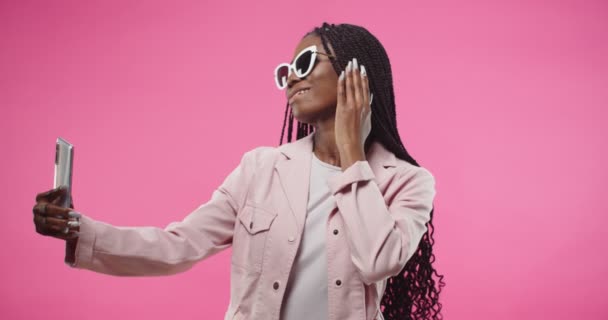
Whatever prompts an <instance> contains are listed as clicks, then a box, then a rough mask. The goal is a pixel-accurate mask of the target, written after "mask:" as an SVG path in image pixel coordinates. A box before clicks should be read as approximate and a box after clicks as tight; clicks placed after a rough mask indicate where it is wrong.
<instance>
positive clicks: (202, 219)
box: [71, 133, 435, 320]
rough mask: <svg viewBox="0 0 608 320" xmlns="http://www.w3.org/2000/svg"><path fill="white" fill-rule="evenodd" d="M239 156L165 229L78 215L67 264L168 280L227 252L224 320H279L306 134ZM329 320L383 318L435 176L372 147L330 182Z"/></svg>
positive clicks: (302, 189)
mask: <svg viewBox="0 0 608 320" xmlns="http://www.w3.org/2000/svg"><path fill="white" fill-rule="evenodd" d="M313 135H314V133H312V134H310V135H308V136H307V137H305V138H303V139H300V140H297V141H294V142H291V143H288V144H283V145H281V146H279V147H258V148H255V149H253V150H250V151H248V152H246V153H245V154H244V155H243V157H242V159H241V162H240V164H239V165H238V166H237V167H236V168H235V169H234V170H233V171H232V172H231V173H230V174H229V175H228V176H227V178H226V179H225V180H224V182H223V183H222V184H221V185H220V186H219V187H218V188H217V190H215V191H214V192H213V194H212V196H211V199H210V200H209V201H208V202H207V203H204V204H202V205H201V206H199V207H198V208H197V209H196V210H194V211H193V212H192V213H190V214H189V215H188V216H186V217H185V218H184V219H183V220H182V221H180V222H171V223H170V224H168V225H167V226H166V227H165V228H164V229H160V228H156V227H116V226H112V225H110V224H107V223H104V222H101V221H95V220H93V219H91V218H90V217H87V216H85V215H82V217H81V226H80V232H81V233H80V238H79V241H78V245H77V247H76V260H75V263H74V264H73V265H71V266H72V267H75V268H82V269H89V270H93V271H96V272H101V273H105V274H110V275H116V276H161V275H171V274H176V273H179V272H183V271H186V270H188V269H190V268H192V267H193V266H194V265H195V264H196V263H197V262H199V261H201V260H202V259H205V258H207V257H209V256H211V255H213V254H215V253H217V252H219V251H221V250H224V249H226V248H228V247H230V246H232V258H231V261H232V263H231V281H230V282H231V288H230V289H231V290H230V292H231V294H230V305H229V306H228V310H227V312H226V315H225V319H264V320H269V319H277V320H278V319H279V315H280V308H281V304H282V299H283V294H284V292H285V287H286V284H287V280H288V279H289V273H290V271H291V266H292V263H293V261H294V258H295V256H296V253H297V251H298V246H299V244H300V240H301V235H302V232H303V226H304V222H305V217H306V209H307V197H308V184H309V176H310V166H311V160H312V159H311V156H312V137H313ZM328 186H329V187H330V190H331V192H332V194H333V196H334V197H335V200H336V206H335V207H334V208H333V209H332V211H331V212H330V214H329V218H328V221H327V235H326V237H327V244H326V246H327V263H328V266H327V268H328V279H327V281H328V290H329V292H328V297H329V301H328V304H329V310H328V312H329V313H328V314H329V319H332V320H333V319H335V320H338V319H340V320H343V319H357V320H371V319H382V315H381V312H380V308H379V304H380V300H381V298H382V294H383V292H384V288H385V285H386V279H387V278H389V277H391V276H393V275H396V274H398V273H399V272H400V270H401V269H402V268H403V267H404V266H405V263H406V262H407V261H408V259H409V258H410V257H411V256H412V254H413V253H414V252H415V250H416V248H417V246H418V243H419V241H420V239H421V237H422V235H423V234H424V233H425V232H426V230H427V229H426V226H425V224H426V222H427V221H429V218H430V216H429V214H430V211H431V209H432V205H433V199H434V197H435V179H434V177H433V175H432V174H431V173H430V172H429V171H428V170H426V169H424V168H422V167H417V166H413V165H411V164H409V163H408V162H406V161H404V160H401V159H399V158H396V157H395V155H394V154H393V153H392V152H390V151H388V150H387V149H385V148H384V147H383V146H382V145H381V144H380V143H377V142H374V143H373V144H372V146H371V148H370V150H369V152H368V154H367V160H366V161H358V162H356V163H355V164H353V165H352V166H351V167H349V168H347V169H346V170H345V171H343V172H342V173H341V174H339V175H336V176H334V177H332V179H330V180H328Z"/></svg>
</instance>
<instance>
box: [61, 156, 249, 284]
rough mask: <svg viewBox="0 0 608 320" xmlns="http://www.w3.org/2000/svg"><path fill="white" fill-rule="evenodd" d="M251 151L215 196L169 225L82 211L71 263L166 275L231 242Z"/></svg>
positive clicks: (97, 269) (125, 272)
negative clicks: (116, 222) (126, 222)
mask: <svg viewBox="0 0 608 320" xmlns="http://www.w3.org/2000/svg"><path fill="white" fill-rule="evenodd" d="M250 153H251V151H249V152H246V153H245V154H244V155H243V157H242V158H241V162H240V164H239V165H238V166H237V167H236V168H235V169H234V170H233V171H232V172H231V173H230V174H229V175H228V176H227V177H226V179H225V180H224V182H223V183H222V184H221V185H220V186H219V187H218V188H217V189H216V190H215V191H214V192H213V194H212V196H211V199H210V200H209V201H207V202H206V203H204V204H202V205H200V206H199V207H198V208H197V209H195V210H194V211H193V212H191V213H190V214H189V215H187V216H186V217H185V218H184V219H183V220H182V221H178V222H171V223H170V224H168V225H167V226H166V227H165V228H164V229H161V228H157V227H118V226H113V225H110V224H107V223H104V222H101V221H96V220H93V219H92V218H90V217H88V216H86V215H82V216H81V218H80V222H81V224H80V235H79V238H78V243H77V245H76V249H75V261H74V263H68V262H66V264H68V265H69V266H71V267H74V268H81V269H88V270H92V271H95V272H99V273H105V274H109V275H114V276H162V275H171V274H176V273H179V272H183V271H186V270H188V269H190V268H192V266H193V265H194V264H196V263H197V262H198V261H200V260H202V259H205V258H207V257H209V256H211V255H213V254H215V253H217V252H219V251H221V250H223V249H225V248H227V247H229V246H230V245H231V244H232V236H233V231H234V224H235V221H236V215H237V212H239V208H240V207H242V205H243V203H244V201H245V197H246V193H247V186H248V184H249V181H251V176H252V173H253V169H254V165H253V164H250V161H253V159H251V160H250V158H252V157H251V156H250ZM66 261H67V259H66Z"/></svg>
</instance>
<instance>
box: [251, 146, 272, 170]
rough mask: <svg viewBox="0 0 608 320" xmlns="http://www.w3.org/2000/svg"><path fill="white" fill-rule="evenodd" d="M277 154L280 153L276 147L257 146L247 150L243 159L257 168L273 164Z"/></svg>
mask: <svg viewBox="0 0 608 320" xmlns="http://www.w3.org/2000/svg"><path fill="white" fill-rule="evenodd" d="M279 154H280V151H279V148H278V147H273V146H257V147H254V148H251V149H249V150H247V151H246V152H245V154H244V155H243V157H244V158H245V159H246V160H247V162H251V163H253V164H255V165H256V166H259V165H261V164H264V163H274V162H275V161H276V159H277V157H278V156H279Z"/></svg>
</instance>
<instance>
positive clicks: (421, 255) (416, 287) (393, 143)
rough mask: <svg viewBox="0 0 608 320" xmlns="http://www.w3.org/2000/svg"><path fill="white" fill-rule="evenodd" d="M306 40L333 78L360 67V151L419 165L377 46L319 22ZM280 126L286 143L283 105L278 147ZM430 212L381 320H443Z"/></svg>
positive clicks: (391, 286) (388, 292)
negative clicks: (364, 123) (366, 103)
mask: <svg viewBox="0 0 608 320" xmlns="http://www.w3.org/2000/svg"><path fill="white" fill-rule="evenodd" d="M309 35H316V36H319V37H320V38H321V41H322V43H323V47H324V49H325V52H328V53H329V52H331V51H330V49H329V46H328V43H330V44H331V46H332V48H333V50H334V53H335V56H336V58H331V59H330V61H331V63H332V65H333V67H334V70H335V71H336V73H337V74H340V72H341V70H344V69H345V68H346V65H347V63H348V61H350V60H351V59H352V58H353V57H356V58H357V60H358V61H359V64H361V65H365V66H366V71H367V76H368V80H369V88H370V91H371V92H373V93H374V100H373V102H372V106H371V108H372V119H371V122H372V129H371V132H370V134H369V136H368V138H367V141H366V143H365V147H366V151H367V148H368V147H369V145H371V142H372V141H378V142H380V143H381V144H382V145H383V146H385V147H386V148H387V149H388V150H390V151H391V152H393V153H394V154H395V156H396V157H398V158H400V159H403V160H405V161H407V162H409V163H411V164H412V165H415V166H420V165H419V164H418V163H417V162H416V160H414V158H412V156H410V154H409V153H408V152H407V150H406V149H405V147H404V146H403V143H402V142H401V138H400V137H399V133H398V131H397V117H396V113H395V96H394V91H393V76H392V72H391V65H390V62H389V59H388V55H387V54H386V51H385V50H384V47H383V46H382V44H381V43H380V41H378V39H377V38H376V37H375V36H373V35H372V34H371V33H370V32H369V31H367V30H366V29H365V28H363V27H360V26H356V25H352V24H339V25H334V24H328V23H323V25H322V26H321V27H316V28H314V29H313V30H312V31H310V32H308V33H307V34H306V35H305V36H304V37H306V36H309ZM288 117H289V121H288V122H287V118H288ZM286 122H287V123H288V124H289V127H288V130H287V142H291V132H292V130H293V114H292V113H291V108H289V103H287V106H286V107H285V116H284V119H283V129H282V130H281V140H280V141H279V145H280V144H282V143H283V134H284V132H285V124H286ZM313 129H314V127H313V126H312V125H310V124H307V123H300V122H299V121H297V136H296V138H297V139H301V138H303V137H306V136H307V135H309V134H310V133H312V132H313ZM433 211H434V208H433V209H432V210H431V213H430V217H431V219H430V221H429V222H428V223H427V232H426V233H425V234H424V235H423V236H422V239H421V240H420V244H419V246H418V249H417V251H416V252H415V253H414V255H413V256H412V257H411V258H410V260H408V262H407V263H406V264H405V267H404V268H403V270H401V272H400V273H399V274H398V275H396V276H393V277H390V278H389V279H388V281H387V284H386V289H385V292H384V296H383V297H382V301H381V303H380V304H381V310H382V314H383V315H384V318H385V319H390V320H396V319H400V320H401V319H408V320H409V319H434V320H435V319H443V317H442V315H441V313H440V312H441V306H442V305H441V303H439V293H440V292H441V288H442V287H444V286H445V283H444V282H443V277H444V276H443V275H440V274H438V273H437V271H436V270H435V269H434V268H433V266H432V263H433V262H434V261H435V256H434V255H433V244H434V243H435V241H434V239H433V233H434V230H435V228H434V226H433ZM433 274H435V275H436V276H437V277H438V279H439V283H438V288H435V284H436V282H435V280H434V279H433V277H432V276H433Z"/></svg>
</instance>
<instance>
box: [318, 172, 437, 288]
mask: <svg viewBox="0 0 608 320" xmlns="http://www.w3.org/2000/svg"><path fill="white" fill-rule="evenodd" d="M374 178H375V176H374V173H373V171H372V169H371V167H370V166H369V163H368V162H367V161H357V162H355V163H354V164H353V165H351V166H350V167H348V168H347V169H346V170H345V171H343V172H342V173H340V174H338V175H336V176H333V177H331V178H330V179H329V180H328V185H329V187H330V190H331V192H332V194H333V196H334V198H335V200H336V204H337V206H338V209H339V211H340V214H341V216H342V219H343V220H344V224H345V227H346V229H347V230H346V231H347V238H348V243H349V245H350V249H351V259H352V261H353V263H354V265H355V267H356V268H357V269H358V270H359V272H360V274H361V276H362V279H363V281H364V282H365V283H366V284H371V283H373V282H377V281H380V280H384V279H386V278H389V277H391V276H394V275H397V274H399V272H400V271H401V270H402V269H403V267H404V266H405V264H406V263H407V261H408V260H409V259H410V257H411V256H412V255H413V254H414V252H415V251H416V249H417V248H418V244H419V242H420V239H421V238H422V236H423V235H424V233H425V232H426V231H427V227H426V223H427V222H428V221H429V220H430V212H431V209H432V208H433V199H434V197H435V193H436V192H435V179H434V177H433V175H432V174H431V173H430V172H429V171H428V170H427V169H425V168H422V167H417V166H412V167H409V168H404V169H402V170H400V172H398V173H396V174H395V176H394V178H393V181H391V182H390V183H389V185H388V187H387V190H386V191H385V192H384V193H385V195H386V196H387V198H388V199H391V201H385V199H384V196H383V194H382V193H381V192H380V189H379V187H378V185H377V184H376V183H375V181H374ZM387 202H389V204H388V205H387Z"/></svg>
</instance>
